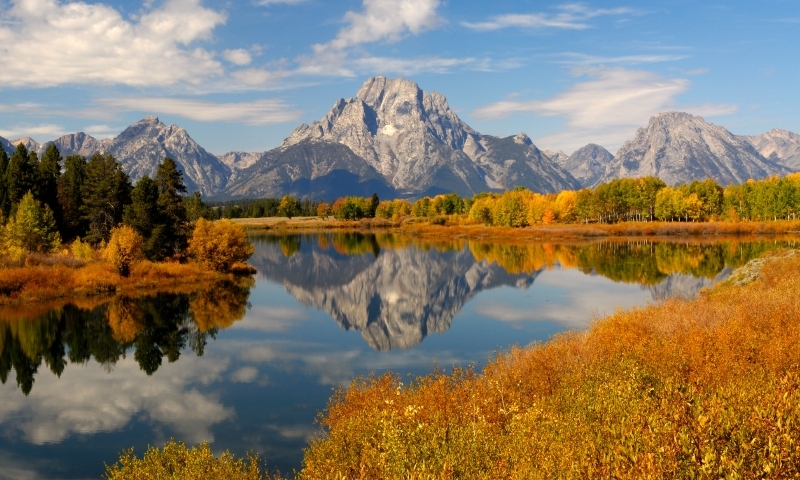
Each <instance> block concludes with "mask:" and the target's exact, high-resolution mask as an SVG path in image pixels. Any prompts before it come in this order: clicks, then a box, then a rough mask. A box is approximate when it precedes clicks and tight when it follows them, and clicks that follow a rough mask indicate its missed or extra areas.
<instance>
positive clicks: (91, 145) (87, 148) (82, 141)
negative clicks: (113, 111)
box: [40, 132, 111, 157]
mask: <svg viewBox="0 0 800 480" xmlns="http://www.w3.org/2000/svg"><path fill="white" fill-rule="evenodd" d="M49 145H55V146H56V147H57V148H58V151H59V152H60V153H61V156H63V157H68V156H70V155H82V156H84V157H90V156H92V155H94V154H95V153H98V152H99V153H102V152H105V151H106V150H107V149H108V148H109V146H110V145H111V140H103V141H98V140H97V139H96V138H94V137H92V136H91V135H86V134H85V133H83V132H78V133H71V134H69V135H64V136H63V137H60V138H58V139H56V140H53V141H52V142H46V143H44V144H42V147H41V153H44V151H45V150H46V149H47V147H48V146H49ZM41 153H40V155H41Z"/></svg>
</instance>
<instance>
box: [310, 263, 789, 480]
mask: <svg viewBox="0 0 800 480" xmlns="http://www.w3.org/2000/svg"><path fill="white" fill-rule="evenodd" d="M798 292H800V255H786V254H780V253H778V254H774V255H773V256H771V257H770V258H769V260H768V261H767V262H765V263H764V265H763V266H762V267H761V274H760V275H759V276H755V277H754V280H753V281H751V282H750V283H747V284H745V285H741V286H739V285H735V284H734V283H733V282H729V283H728V284H725V285H722V286H719V287H717V288H715V289H713V290H711V291H706V292H704V293H703V294H702V295H700V297H699V298H697V299H695V300H693V301H683V300H671V301H667V302H664V303H662V304H658V305H651V306H647V307H641V308H633V309H630V310H624V311H623V310H620V311H618V312H616V313H615V314H613V315H611V316H609V317H606V318H604V319H602V320H598V321H596V322H595V323H594V324H593V325H592V327H591V328H590V329H588V330H587V331H585V332H571V333H565V334H561V335H558V336H556V337H554V338H553V339H552V340H550V341H548V342H546V343H542V344H535V345H531V346H528V347H526V348H512V349H511V350H510V351H508V352H505V353H501V354H498V355H497V356H496V358H494V359H492V360H491V361H490V362H489V363H488V365H487V366H486V367H485V368H484V369H483V370H482V371H480V372H479V371H476V370H474V369H455V370H453V371H452V372H450V373H446V372H444V371H441V370H437V371H435V372H434V373H432V374H430V375H428V376H425V377H421V378H417V379H415V380H413V381H412V382H410V383H409V384H404V383H402V382H401V379H400V378H399V377H398V376H396V375H393V374H386V375H383V376H380V377H371V378H359V379H356V380H354V381H353V382H352V383H351V384H350V386H349V388H346V389H344V388H340V389H339V390H338V391H337V392H336V393H335V395H334V396H333V398H332V399H331V400H330V403H329V405H328V408H327V409H326V411H325V412H324V414H322V415H321V417H320V423H321V426H322V428H323V431H324V435H323V437H322V438H321V439H319V440H315V441H314V442H313V443H312V444H311V446H310V447H309V448H308V450H307V451H306V454H305V459H304V463H303V469H302V471H301V472H300V474H299V477H300V478H304V479H316V478H451V477H456V478H525V479H529V478H534V479H535V478H796V477H797V476H800V301H798V296H797V294H798Z"/></svg>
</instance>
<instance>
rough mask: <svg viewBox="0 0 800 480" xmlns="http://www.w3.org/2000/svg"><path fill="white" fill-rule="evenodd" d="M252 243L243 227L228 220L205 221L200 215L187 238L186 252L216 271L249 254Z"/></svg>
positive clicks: (227, 268) (251, 251)
mask: <svg viewBox="0 0 800 480" xmlns="http://www.w3.org/2000/svg"><path fill="white" fill-rule="evenodd" d="M254 251H255V247H254V246H253V244H252V243H251V242H250V240H249V239H248V238H247V233H245V231H244V229H243V228H242V227H241V226H239V225H237V224H236V223H234V222H231V221H230V220H226V219H223V220H218V221H216V222H209V221H207V220H205V219H203V218H201V219H199V220H198V221H197V224H196V226H195V229H194V233H193V234H192V238H191V239H190V240H189V254H190V255H192V256H193V257H194V258H196V259H197V261H199V262H200V263H203V264H205V265H207V266H208V267H210V268H212V269H214V270H216V271H218V272H228V271H230V269H231V267H232V266H233V265H234V264H235V263H237V262H243V261H245V260H247V259H248V258H250V255H252V254H253V252H254Z"/></svg>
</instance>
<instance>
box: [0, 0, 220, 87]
mask: <svg viewBox="0 0 800 480" xmlns="http://www.w3.org/2000/svg"><path fill="white" fill-rule="evenodd" d="M145 8H146V9H147V6H146V5H145ZM4 13H5V17H6V19H7V20H9V23H5V24H2V25H0V64H1V65H3V68H2V69H0V86H15V87H16V86H33V87H48V86H55V85H61V84H69V83H82V84H104V85H113V84H124V85H133V86H159V85H174V84H178V83H189V84H199V83H201V82H202V81H204V80H205V79H207V78H209V77H214V76H218V75H221V74H222V73H223V71H222V67H221V65H220V63H219V62H218V61H217V60H215V59H214V54H213V53H212V52H210V51H208V50H205V49H203V48H199V47H193V46H192V44H194V43H195V42H197V41H200V40H209V39H211V36H212V31H213V30H214V28H215V27H216V26H217V25H220V24H223V23H225V20H226V17H225V15H224V14H223V13H220V12H216V11H214V10H211V9H207V8H203V7H202V6H201V4H200V0H167V1H166V2H165V3H164V4H163V5H161V6H160V7H159V8H156V9H148V11H146V12H145V13H143V14H142V15H140V16H138V17H136V18H135V19H131V20H128V19H125V18H123V16H122V15H121V13H120V12H119V11H117V10H116V9H114V8H112V7H111V6H109V5H106V4H102V3H94V4H88V3H83V2H61V1H58V0H12V2H11V8H10V9H9V10H7V11H6V12H4Z"/></svg>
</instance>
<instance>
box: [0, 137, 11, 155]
mask: <svg viewBox="0 0 800 480" xmlns="http://www.w3.org/2000/svg"><path fill="white" fill-rule="evenodd" d="M0 148H2V149H3V150H5V151H6V153H7V154H8V155H11V154H12V153H14V146H13V145H11V142H9V141H8V140H6V139H5V138H3V137H0Z"/></svg>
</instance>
